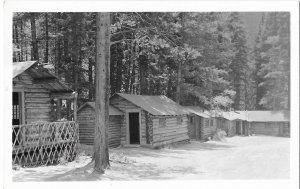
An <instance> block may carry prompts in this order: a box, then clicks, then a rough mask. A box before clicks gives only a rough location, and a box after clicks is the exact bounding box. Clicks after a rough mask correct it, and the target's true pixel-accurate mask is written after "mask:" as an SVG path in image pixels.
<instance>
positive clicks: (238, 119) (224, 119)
mask: <svg viewBox="0 0 300 189" xmlns="http://www.w3.org/2000/svg"><path fill="white" fill-rule="evenodd" d="M215 119H216V124H217V128H219V129H222V130H224V131H225V132H226V134H227V136H228V137H232V136H236V135H249V128H248V127H249V124H248V122H247V118H246V117H245V115H244V114H242V113H239V112H236V111H230V112H222V113H220V115H218V116H215Z"/></svg>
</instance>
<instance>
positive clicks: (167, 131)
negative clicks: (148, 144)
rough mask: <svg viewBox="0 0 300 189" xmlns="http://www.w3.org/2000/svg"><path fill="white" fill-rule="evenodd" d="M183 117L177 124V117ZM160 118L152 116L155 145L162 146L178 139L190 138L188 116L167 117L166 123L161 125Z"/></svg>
mask: <svg viewBox="0 0 300 189" xmlns="http://www.w3.org/2000/svg"><path fill="white" fill-rule="evenodd" d="M178 117H182V123H181V124H180V125H177V118H178ZM159 118H163V117H158V116H157V117H156V116H152V122H153V146H162V145H166V144H171V143H174V142H178V141H183V140H188V139H189V136H188V119H187V116H185V115H184V116H173V117H166V125H165V126H163V127H161V126H159Z"/></svg>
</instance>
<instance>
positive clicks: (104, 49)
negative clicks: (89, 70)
mask: <svg viewBox="0 0 300 189" xmlns="http://www.w3.org/2000/svg"><path fill="white" fill-rule="evenodd" d="M96 26H97V34H96V43H97V45H96V46H97V54H96V95H95V102H96V103H95V107H96V109H95V114H96V116H95V117H96V125H95V138H94V157H93V158H94V160H95V167H94V169H95V171H96V172H98V173H104V170H105V169H106V168H108V167H109V156H108V139H107V128H108V125H107V123H108V119H107V118H108V103H109V102H108V100H109V83H108V81H109V77H107V76H108V75H109V73H107V72H109V54H110V52H109V43H110V41H108V40H110V38H109V33H110V13H97V16H96ZM103 81H105V82H103Z"/></svg>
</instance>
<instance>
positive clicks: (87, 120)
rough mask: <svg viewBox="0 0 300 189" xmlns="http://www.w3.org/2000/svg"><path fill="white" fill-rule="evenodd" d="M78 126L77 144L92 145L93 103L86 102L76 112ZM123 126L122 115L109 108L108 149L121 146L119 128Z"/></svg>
mask: <svg viewBox="0 0 300 189" xmlns="http://www.w3.org/2000/svg"><path fill="white" fill-rule="evenodd" d="M77 117H78V124H79V143H80V144H87V145H93V143H94V133H95V102H86V103H85V104H83V105H82V106H81V107H80V108H78V110H77ZM122 125H125V122H124V113H123V112H121V111H120V110H118V109H116V108H114V107H113V106H111V105H110V106H109V129H108V141H109V147H110V148H114V147H118V146H120V144H121V127H122Z"/></svg>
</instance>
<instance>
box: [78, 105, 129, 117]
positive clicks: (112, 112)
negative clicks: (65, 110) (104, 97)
mask: <svg viewBox="0 0 300 189" xmlns="http://www.w3.org/2000/svg"><path fill="white" fill-rule="evenodd" d="M86 106H90V107H92V108H93V109H95V102H86V103H84V104H83V105H82V106H80V107H79V108H78V110H77V112H79V111H80V110H82V109H83V108H84V107H86ZM109 115H124V113H123V112H121V111H120V110H118V109H117V108H115V107H113V106H112V105H109Z"/></svg>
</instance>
